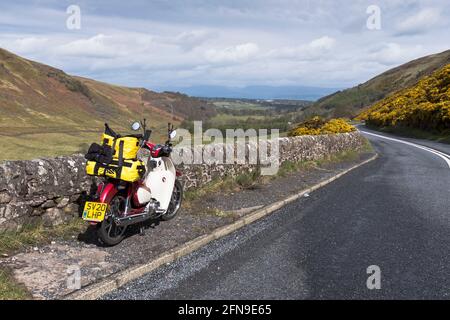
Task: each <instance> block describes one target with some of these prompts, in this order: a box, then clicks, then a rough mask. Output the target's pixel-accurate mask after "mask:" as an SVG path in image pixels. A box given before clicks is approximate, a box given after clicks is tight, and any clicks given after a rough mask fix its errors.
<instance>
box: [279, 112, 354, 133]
mask: <svg viewBox="0 0 450 320" xmlns="http://www.w3.org/2000/svg"><path fill="white" fill-rule="evenodd" d="M355 130H356V129H355V127H354V126H352V125H351V124H349V123H348V122H347V121H346V120H345V119H331V120H329V121H325V120H324V119H322V118H320V117H314V118H312V119H310V120H307V121H305V122H303V123H301V124H299V125H298V126H297V127H296V128H294V129H292V130H291V131H289V133H288V136H291V137H292V136H302V135H319V134H333V133H346V132H352V131H355Z"/></svg>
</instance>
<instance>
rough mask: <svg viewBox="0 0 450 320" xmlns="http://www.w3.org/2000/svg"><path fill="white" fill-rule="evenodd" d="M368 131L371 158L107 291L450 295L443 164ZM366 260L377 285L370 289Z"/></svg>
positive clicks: (122, 295)
mask: <svg viewBox="0 0 450 320" xmlns="http://www.w3.org/2000/svg"><path fill="white" fill-rule="evenodd" d="M368 138H369V139H370V140H371V142H372V144H373V145H374V147H375V149H376V151H377V152H378V153H379V155H380V157H379V158H378V159H377V160H375V161H373V162H371V163H369V164H366V165H364V166H362V167H360V168H358V169H356V170H354V171H352V172H350V173H349V174H347V175H345V176H344V177H342V178H340V179H338V180H336V181H335V182H333V183H331V184H329V185H327V186H326V187H324V188H322V189H320V190H318V191H316V192H314V193H312V194H311V195H310V196H309V197H307V198H302V199H300V200H299V201H296V202H294V203H292V204H290V205H288V206H286V207H284V208H282V209H280V210H278V211H277V212H275V213H274V214H272V215H270V216H269V217H267V218H264V219H262V220H260V221H258V222H256V223H254V224H252V225H250V226H248V227H245V228H242V229H241V230H239V231H237V232H235V233H233V234H231V235H229V236H227V237H225V238H223V239H221V240H218V241H215V242H213V243H211V244H209V245H207V246H206V247H204V248H202V249H201V250H198V251H196V252H194V253H193V254H190V255H188V256H186V257H184V258H181V259H179V260H178V261H177V262H175V263H173V264H171V265H168V266H165V267H162V268H159V269H158V270H156V271H155V272H152V273H150V274H148V275H146V276H144V277H142V278H140V279H138V280H135V281H133V282H131V283H129V284H128V285H127V286H125V287H124V288H122V289H120V290H118V291H116V292H113V293H111V294H110V295H108V296H107V297H105V298H107V299H380V298H385V299H428V298H444V299H448V298H450V254H449V253H450V168H449V166H448V165H447V163H446V162H445V161H444V160H443V159H441V158H439V157H438V156H436V155H435V154H432V153H430V152H427V151H425V150H422V149H418V148H415V147H413V146H410V145H405V144H402V143H399V142H395V141H390V140H385V139H382V138H379V137H375V136H368ZM414 142H419V143H423V144H428V145H429V146H430V147H431V146H432V145H430V143H429V142H424V141H418V140H415V141H414ZM431 144H433V146H434V147H436V148H439V150H441V151H444V152H448V153H449V154H450V148H449V146H446V145H439V144H435V143H431ZM371 265H376V266H378V267H379V268H380V270H381V277H380V284H381V288H380V289H372V290H369V289H368V288H367V285H366V281H367V278H368V277H369V274H367V268H368V267H369V266H371Z"/></svg>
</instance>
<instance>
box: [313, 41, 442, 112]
mask: <svg viewBox="0 0 450 320" xmlns="http://www.w3.org/2000/svg"><path fill="white" fill-rule="evenodd" d="M449 63H450V50H447V51H444V52H442V53H438V54H433V55H429V56H425V57H422V58H419V59H416V60H413V61H411V62H408V63H406V64H403V65H401V66H399V67H396V68H394V69H391V70H388V71H386V72H384V73H382V74H380V75H379V76H377V77H375V78H373V79H371V80H369V81H367V82H365V83H363V84H360V85H358V86H356V87H353V88H350V89H346V90H343V91H338V92H335V93H333V94H331V95H329V96H326V97H323V98H321V99H319V100H318V101H317V102H316V103H315V104H313V105H312V106H311V107H309V108H307V109H306V110H305V115H307V116H308V115H322V116H328V117H354V116H356V115H357V114H358V113H359V112H360V111H361V110H362V109H364V108H366V107H369V106H370V105H372V104H374V103H376V102H378V101H380V100H381V99H383V98H385V97H387V96H388V95H390V94H392V93H393V92H396V91H398V90H401V89H405V88H408V87H410V86H412V85H414V84H416V83H417V82H418V81H419V80H420V79H421V78H423V77H425V76H428V75H430V74H432V73H433V72H434V71H436V70H438V69H441V68H442V67H444V66H445V65H447V64H449Z"/></svg>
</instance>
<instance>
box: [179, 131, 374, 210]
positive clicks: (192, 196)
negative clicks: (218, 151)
mask: <svg viewBox="0 0 450 320" xmlns="http://www.w3.org/2000/svg"><path fill="white" fill-rule="evenodd" d="M370 152H373V148H372V145H371V144H370V142H369V141H368V140H367V139H366V142H365V144H364V145H363V146H362V147H361V148H360V149H359V150H346V151H343V152H339V153H337V154H333V155H330V156H328V157H325V158H323V159H319V160H313V161H297V162H295V161H285V162H283V163H282V164H281V165H280V168H279V170H278V172H277V174H276V175H273V176H261V174H260V170H259V169H257V170H253V171H252V172H248V173H247V172H246V173H242V174H240V175H238V176H236V177H229V176H226V177H221V178H216V179H213V180H212V181H211V182H209V183H207V184H205V185H203V186H201V187H199V188H192V189H191V190H187V191H186V192H185V193H184V200H185V202H184V204H183V205H184V206H186V207H188V208H189V207H191V206H192V205H193V202H194V201H196V200H198V199H202V198H203V197H204V196H206V195H209V194H212V193H216V192H219V191H220V192H222V193H229V192H233V191H234V192H238V191H240V190H244V189H253V188H255V187H256V186H257V185H258V184H265V183H268V182H270V181H271V180H273V179H276V178H279V177H285V176H287V175H289V174H292V173H295V172H298V171H302V170H311V169H314V168H318V167H319V168H320V167H324V166H326V165H328V164H332V163H339V162H344V161H355V160H357V159H359V157H360V154H362V153H370Z"/></svg>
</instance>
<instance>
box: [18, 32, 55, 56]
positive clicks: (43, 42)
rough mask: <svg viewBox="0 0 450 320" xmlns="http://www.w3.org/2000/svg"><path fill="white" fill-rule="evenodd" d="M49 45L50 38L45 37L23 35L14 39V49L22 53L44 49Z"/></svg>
mask: <svg viewBox="0 0 450 320" xmlns="http://www.w3.org/2000/svg"><path fill="white" fill-rule="evenodd" d="M48 45H49V39H48V38H45V37H33V36H32V37H23V38H18V39H17V40H14V41H13V44H12V46H13V47H14V50H16V51H18V52H22V53H32V52H36V51H40V50H44V49H45V48H47V47H48Z"/></svg>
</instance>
